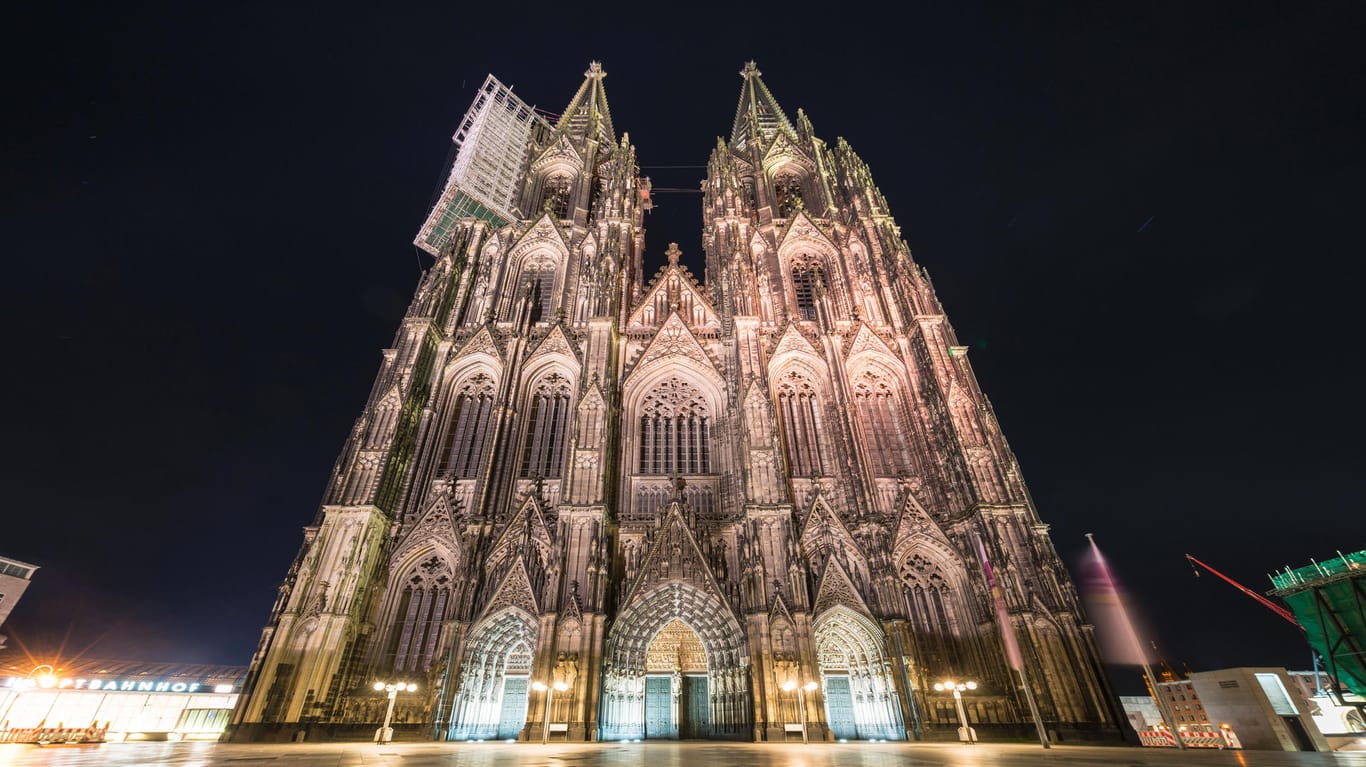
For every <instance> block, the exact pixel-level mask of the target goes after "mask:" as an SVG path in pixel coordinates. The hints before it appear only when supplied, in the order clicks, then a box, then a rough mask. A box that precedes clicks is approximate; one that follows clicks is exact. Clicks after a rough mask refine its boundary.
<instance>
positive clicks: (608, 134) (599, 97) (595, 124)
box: [555, 61, 617, 144]
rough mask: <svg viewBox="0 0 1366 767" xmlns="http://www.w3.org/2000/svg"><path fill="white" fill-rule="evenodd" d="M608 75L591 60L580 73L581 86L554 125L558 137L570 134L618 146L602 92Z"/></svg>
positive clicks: (604, 92)
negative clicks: (604, 80)
mask: <svg viewBox="0 0 1366 767" xmlns="http://www.w3.org/2000/svg"><path fill="white" fill-rule="evenodd" d="M606 76H607V73H606V72H604V71H603V70H602V63H601V62H598V61H590V62H589V63H588V71H587V72H584V73H583V85H580V86H579V90H578V92H577V93H575V94H574V98H572V99H570V100H569V106H567V107H565V109H564V114H562V115H560V120H559V122H557V123H555V132H556V133H557V134H565V133H567V134H571V135H575V136H584V137H592V138H598V139H600V140H601V141H602V143H606V144H615V143H617V134H616V131H615V130H613V129H612V112H611V110H610V109H608V108H607V91H605V90H603V87H602V79H603V78H604V77H606Z"/></svg>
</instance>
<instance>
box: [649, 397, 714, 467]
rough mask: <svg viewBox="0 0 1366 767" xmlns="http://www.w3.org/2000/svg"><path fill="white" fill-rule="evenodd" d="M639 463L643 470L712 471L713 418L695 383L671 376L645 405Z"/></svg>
mask: <svg viewBox="0 0 1366 767" xmlns="http://www.w3.org/2000/svg"><path fill="white" fill-rule="evenodd" d="M637 437H638V440H639V446H638V452H639V455H638V458H639V461H638V466H639V472H640V473H641V474H665V475H674V474H710V473H711V419H710V416H709V413H708V410H707V405H706V401H705V400H704V399H703V397H702V393H701V392H699V391H698V390H697V389H696V388H694V387H693V386H692V385H690V384H688V383H687V382H685V381H682V380H679V379H678V378H670V379H669V380H667V381H665V382H664V383H663V384H661V385H660V386H659V387H657V388H656V389H655V390H654V391H652V392H650V393H649V395H647V396H646V397H645V402H644V405H643V406H642V407H641V415H640V424H639V431H638V432H637Z"/></svg>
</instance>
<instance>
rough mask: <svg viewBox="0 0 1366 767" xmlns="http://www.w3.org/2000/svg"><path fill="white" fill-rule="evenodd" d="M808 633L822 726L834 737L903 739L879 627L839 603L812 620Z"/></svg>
mask: <svg viewBox="0 0 1366 767" xmlns="http://www.w3.org/2000/svg"><path fill="white" fill-rule="evenodd" d="M813 634H814V635H815V640H816V662H817V665H818V666H819V667H820V674H821V679H822V683H823V684H822V686H823V687H824V690H825V703H826V711H827V721H828V722H829V724H830V728H831V730H832V731H833V734H834V735H835V737H837V738H896V739H900V738H902V737H904V736H905V733H904V732H903V730H902V728H901V723H900V718H899V714H898V707H899V703H898V699H897V696H896V691H895V687H894V685H893V683H892V679H891V663H890V661H889V660H888V657H887V652H886V649H885V648H886V636H885V635H884V633H883V631H882V629H881V627H879V626H878V625H877V623H876V622H875V621H873V620H872V619H871V618H869V617H868V616H867V615H864V614H861V613H859V612H858V611H855V610H853V609H851V608H850V607H848V606H846V605H843V604H840V605H835V606H834V607H831V608H829V609H827V610H825V611H823V612H822V613H821V614H820V615H818V616H816V621H815V623H814V625H813Z"/></svg>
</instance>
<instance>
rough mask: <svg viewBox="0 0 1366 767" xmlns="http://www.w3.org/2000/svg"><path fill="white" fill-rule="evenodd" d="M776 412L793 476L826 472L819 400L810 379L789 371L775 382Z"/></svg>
mask: <svg viewBox="0 0 1366 767" xmlns="http://www.w3.org/2000/svg"><path fill="white" fill-rule="evenodd" d="M778 412H779V417H780V418H782V421H783V439H784V440H785V441H786V442H787V455H788V461H789V462H790V463H791V468H792V475H793V476H795V477H811V476H815V475H817V474H825V457H824V450H822V446H821V402H820V398H819V397H818V396H817V395H816V389H815V387H813V386H812V385H811V382H810V381H808V380H806V379H805V378H802V377H801V376H800V375H798V374H796V373H788V374H787V375H786V376H784V377H783V380H782V382H781V383H779V384H778Z"/></svg>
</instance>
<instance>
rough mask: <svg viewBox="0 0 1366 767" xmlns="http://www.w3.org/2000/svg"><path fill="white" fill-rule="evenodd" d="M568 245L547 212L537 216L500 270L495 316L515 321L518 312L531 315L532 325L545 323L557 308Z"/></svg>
mask: <svg viewBox="0 0 1366 767" xmlns="http://www.w3.org/2000/svg"><path fill="white" fill-rule="evenodd" d="M568 261H569V243H568V242H567V241H566V240H565V235H564V233H563V232H562V231H560V228H559V227H558V226H557V225H556V224H555V222H554V220H552V218H551V216H550V214H549V213H543V214H541V216H540V218H539V219H537V221H536V222H535V223H534V224H532V225H531V226H530V227H529V228H528V229H527V230H526V232H525V233H524V234H523V235H522V236H521V238H520V239H518V240H517V242H516V243H515V244H513V245H512V247H511V248H509V249H508V255H507V266H506V267H504V275H503V280H502V290H501V291H500V297H499V312H498V317H499V318H500V319H501V320H503V321H505V322H506V321H512V320H515V319H517V316H518V310H519V309H521V308H523V307H525V308H527V309H528V310H529V311H530V312H531V318H532V320H531V321H532V322H549V321H550V320H552V319H553V318H554V317H555V313H556V311H557V309H558V307H559V304H558V297H559V295H560V293H562V292H563V287H564V273H565V267H566V264H567V263H568Z"/></svg>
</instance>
